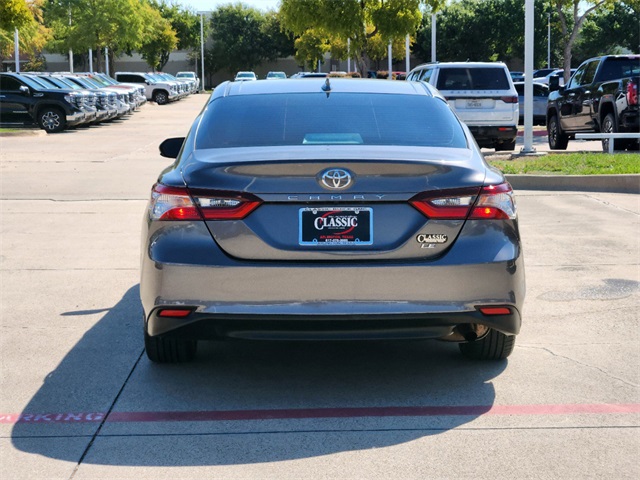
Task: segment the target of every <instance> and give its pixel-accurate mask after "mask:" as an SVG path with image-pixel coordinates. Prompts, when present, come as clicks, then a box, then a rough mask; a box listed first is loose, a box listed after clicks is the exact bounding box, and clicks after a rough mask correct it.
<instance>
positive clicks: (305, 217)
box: [298, 207, 373, 247]
mask: <svg viewBox="0 0 640 480" xmlns="http://www.w3.org/2000/svg"><path fill="white" fill-rule="evenodd" d="M320 219H324V220H320ZM354 219H355V225H354ZM298 244H299V245H303V246H327V247H364V246H367V245H373V208H371V207H303V208H300V209H299V211H298Z"/></svg>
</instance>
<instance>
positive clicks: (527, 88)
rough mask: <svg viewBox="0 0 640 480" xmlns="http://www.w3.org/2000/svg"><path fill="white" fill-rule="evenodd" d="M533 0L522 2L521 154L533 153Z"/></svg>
mask: <svg viewBox="0 0 640 480" xmlns="http://www.w3.org/2000/svg"><path fill="white" fill-rule="evenodd" d="M533 2H534V0H525V2H524V45H525V48H524V147H522V150H520V153H522V154H535V152H536V149H535V148H534V147H533V40H534V30H533V15H534V8H533Z"/></svg>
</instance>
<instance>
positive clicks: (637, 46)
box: [573, 0, 640, 64]
mask: <svg viewBox="0 0 640 480" xmlns="http://www.w3.org/2000/svg"><path fill="white" fill-rule="evenodd" d="M639 18H640V0H633V1H629V0H627V1H624V2H618V3H616V4H615V5H614V7H613V9H601V10H597V11H595V12H593V14H591V16H590V17H589V18H587V20H586V21H585V22H584V25H583V28H582V33H581V35H580V38H579V39H578V41H577V42H576V45H575V48H574V52H573V59H574V60H576V62H575V63H574V64H577V63H580V62H582V61H584V60H586V59H588V58H590V57H595V56H598V55H605V54H621V53H625V52H640V28H639V26H638V19H639Z"/></svg>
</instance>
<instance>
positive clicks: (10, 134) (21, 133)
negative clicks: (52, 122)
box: [0, 129, 47, 138]
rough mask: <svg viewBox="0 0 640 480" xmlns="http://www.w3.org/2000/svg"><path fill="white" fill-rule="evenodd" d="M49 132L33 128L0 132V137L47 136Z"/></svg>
mask: <svg viewBox="0 0 640 480" xmlns="http://www.w3.org/2000/svg"><path fill="white" fill-rule="evenodd" d="M46 135H47V132H45V131H44V130H40V129H33V130H18V131H15V132H0V138H6V137H43V136H46Z"/></svg>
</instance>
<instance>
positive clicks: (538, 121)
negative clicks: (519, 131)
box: [513, 82, 549, 125]
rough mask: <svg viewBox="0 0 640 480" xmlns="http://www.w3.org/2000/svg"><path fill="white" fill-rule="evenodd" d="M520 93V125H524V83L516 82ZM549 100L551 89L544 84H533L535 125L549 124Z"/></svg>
mask: <svg viewBox="0 0 640 480" xmlns="http://www.w3.org/2000/svg"><path fill="white" fill-rule="evenodd" d="M513 85H514V86H515V87H516V90H517V92H518V104H519V107H520V124H521V125H522V124H524V82H514V83H513ZM547 98H549V87H548V86H547V85H545V84H544V83H538V82H533V123H534V124H535V125H546V124H547Z"/></svg>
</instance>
